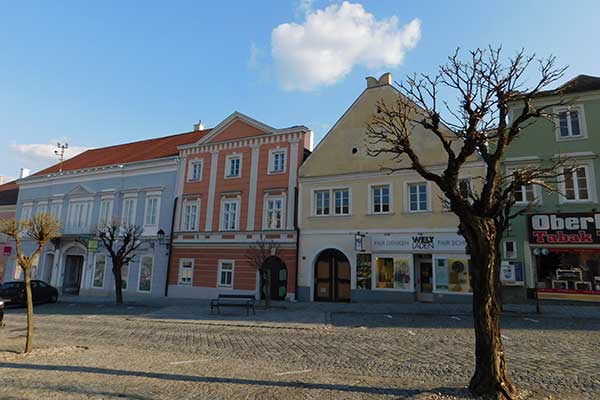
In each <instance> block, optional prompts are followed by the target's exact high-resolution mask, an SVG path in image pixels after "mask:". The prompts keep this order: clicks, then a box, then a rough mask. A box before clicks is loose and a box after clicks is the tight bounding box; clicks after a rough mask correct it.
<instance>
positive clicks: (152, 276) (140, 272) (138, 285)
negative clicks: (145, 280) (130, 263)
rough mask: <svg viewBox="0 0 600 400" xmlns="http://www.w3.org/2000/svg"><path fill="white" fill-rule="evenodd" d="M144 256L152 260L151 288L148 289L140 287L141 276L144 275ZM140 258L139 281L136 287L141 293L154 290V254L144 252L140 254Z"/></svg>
mask: <svg viewBox="0 0 600 400" xmlns="http://www.w3.org/2000/svg"><path fill="white" fill-rule="evenodd" d="M144 257H146V258H150V259H151V260H152V265H151V266H150V289H148V290H141V289H140V278H141V277H142V260H143V259H144ZM139 258H140V265H139V268H138V277H137V283H136V287H135V289H136V291H137V292H139V293H150V292H152V282H153V281H154V256H153V255H152V254H142V255H140V256H139Z"/></svg>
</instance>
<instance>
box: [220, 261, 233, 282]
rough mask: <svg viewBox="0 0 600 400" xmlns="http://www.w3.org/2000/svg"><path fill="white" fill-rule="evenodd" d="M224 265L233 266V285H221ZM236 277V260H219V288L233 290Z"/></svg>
mask: <svg viewBox="0 0 600 400" xmlns="http://www.w3.org/2000/svg"><path fill="white" fill-rule="evenodd" d="M223 264H231V284H229V285H227V284H222V283H221V273H222V271H223ZM234 277H235V260H219V268H218V270H217V287H220V288H229V289H233V282H234Z"/></svg>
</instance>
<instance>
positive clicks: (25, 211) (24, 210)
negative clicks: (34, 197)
mask: <svg viewBox="0 0 600 400" xmlns="http://www.w3.org/2000/svg"><path fill="white" fill-rule="evenodd" d="M32 213H33V203H25V204H23V205H22V206H21V216H20V217H19V219H20V220H28V219H31V216H32Z"/></svg>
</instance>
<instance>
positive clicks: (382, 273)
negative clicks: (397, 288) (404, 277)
mask: <svg viewBox="0 0 600 400" xmlns="http://www.w3.org/2000/svg"><path fill="white" fill-rule="evenodd" d="M375 265H376V268H377V271H376V273H377V288H380V289H392V288H393V287H394V259H393V258H391V257H377V258H376V259H375Z"/></svg>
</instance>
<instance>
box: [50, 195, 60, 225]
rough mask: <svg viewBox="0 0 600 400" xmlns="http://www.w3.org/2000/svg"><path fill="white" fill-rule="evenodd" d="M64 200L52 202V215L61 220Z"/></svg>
mask: <svg viewBox="0 0 600 400" xmlns="http://www.w3.org/2000/svg"><path fill="white" fill-rule="evenodd" d="M62 205H63V201H62V200H54V201H52V202H51V203H50V215H52V216H54V217H55V218H56V219H58V220H61V217H62V215H61V214H62ZM55 206H56V214H55V213H54V212H53V209H54V207H55Z"/></svg>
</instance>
